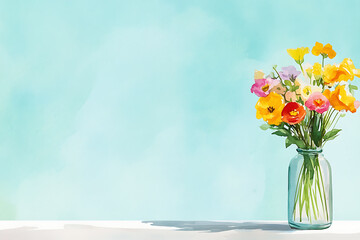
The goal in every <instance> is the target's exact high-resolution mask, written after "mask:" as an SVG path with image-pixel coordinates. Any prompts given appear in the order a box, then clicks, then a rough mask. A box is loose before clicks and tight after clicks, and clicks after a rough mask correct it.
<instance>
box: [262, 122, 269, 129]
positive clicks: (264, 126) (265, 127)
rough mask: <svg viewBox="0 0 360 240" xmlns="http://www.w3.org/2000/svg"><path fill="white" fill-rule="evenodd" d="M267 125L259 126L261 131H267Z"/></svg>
mask: <svg viewBox="0 0 360 240" xmlns="http://www.w3.org/2000/svg"><path fill="white" fill-rule="evenodd" d="M269 127H270V126H269V124H267V123H264V124H263V125H261V126H260V128H261V130H268V129H269Z"/></svg>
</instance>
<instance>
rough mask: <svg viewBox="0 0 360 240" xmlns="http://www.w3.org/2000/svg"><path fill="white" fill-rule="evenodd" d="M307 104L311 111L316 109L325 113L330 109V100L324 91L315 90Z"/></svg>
mask: <svg viewBox="0 0 360 240" xmlns="http://www.w3.org/2000/svg"><path fill="white" fill-rule="evenodd" d="M305 106H306V107H307V108H308V109H310V110H311V111H314V110H315V111H316V112H318V113H323V112H326V111H327V110H328V109H329V106H330V102H329V100H328V99H327V98H326V97H325V96H324V95H323V94H322V93H320V92H314V93H312V94H311V95H310V96H309V98H308V100H307V101H306V102H305Z"/></svg>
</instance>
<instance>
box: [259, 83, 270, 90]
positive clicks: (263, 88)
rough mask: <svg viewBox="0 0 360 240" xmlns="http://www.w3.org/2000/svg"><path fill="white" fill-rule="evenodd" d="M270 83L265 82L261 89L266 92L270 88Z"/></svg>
mask: <svg viewBox="0 0 360 240" xmlns="http://www.w3.org/2000/svg"><path fill="white" fill-rule="evenodd" d="M269 87H270V86H269V84H265V85H264V86H263V87H262V88H261V90H263V91H264V92H266V91H267V90H269Z"/></svg>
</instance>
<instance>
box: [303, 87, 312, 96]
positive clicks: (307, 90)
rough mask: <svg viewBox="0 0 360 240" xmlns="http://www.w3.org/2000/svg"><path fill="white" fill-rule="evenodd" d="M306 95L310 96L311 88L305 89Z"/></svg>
mask: <svg viewBox="0 0 360 240" xmlns="http://www.w3.org/2000/svg"><path fill="white" fill-rule="evenodd" d="M304 93H305V95H306V96H308V95H310V93H311V90H310V88H309V87H306V88H304Z"/></svg>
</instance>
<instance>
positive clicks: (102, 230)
mask: <svg viewBox="0 0 360 240" xmlns="http://www.w3.org/2000/svg"><path fill="white" fill-rule="evenodd" d="M0 239H1V240H2V239H4V240H13V239H14V240H15V239H16V240H22V239H27V240H28V239H29V240H43V239H44V240H45V239H46V240H51V239H56V240H60V239H67V240H73V239H74V240H81V239H87V240H95V239H96V240H97V239H99V240H108V239H109V240H115V239H121V240H123V239H124V240H126V239H129V240H133V239H141V240H147V239H151V240H155V239H156V240H161V239H164V240H165V239H166V240H171V239H179V240H180V239H181V240H183V239H199V240H201V239H204V240H207V239H266V240H268V239H299V240H300V239H301V240H306V239H326V240H331V239H356V240H359V239H360V221H335V222H334V223H333V225H332V226H331V227H330V228H328V229H325V230H312V231H310V230H306V231H304V230H301V231H299V230H292V229H290V228H289V227H288V225H287V222H283V221H0Z"/></svg>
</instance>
